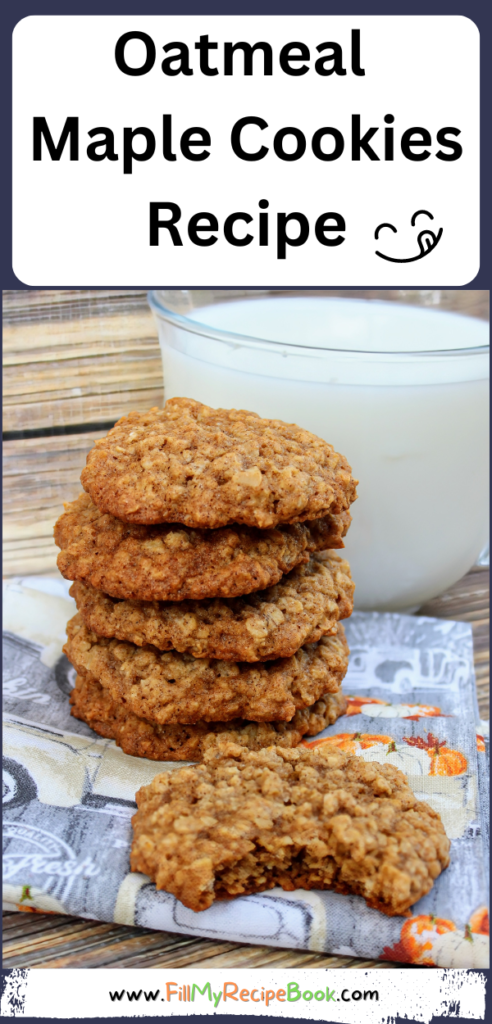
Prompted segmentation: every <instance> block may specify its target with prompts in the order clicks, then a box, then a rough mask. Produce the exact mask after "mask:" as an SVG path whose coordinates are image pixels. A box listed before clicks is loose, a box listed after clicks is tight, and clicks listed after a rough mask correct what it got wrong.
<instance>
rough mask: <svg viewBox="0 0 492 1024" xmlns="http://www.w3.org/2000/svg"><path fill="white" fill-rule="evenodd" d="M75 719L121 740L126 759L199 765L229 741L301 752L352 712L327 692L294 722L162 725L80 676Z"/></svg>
mask: <svg viewBox="0 0 492 1024" xmlns="http://www.w3.org/2000/svg"><path fill="white" fill-rule="evenodd" d="M70 703H71V705H72V715H73V716H74V717H75V718H80V719H81V720H82V721H83V722H87V725H90V727H91V729H94V731H95V732H97V733H99V735H100V736H105V737H106V738H107V739H112V740H115V742H116V743H117V744H118V746H119V747H121V749H122V750H123V751H124V752H125V754H131V755H132V756H133V757H147V758H149V760H152V761H199V760H201V758H202V757H203V754H204V751H205V750H206V749H208V748H209V747H210V746H211V745H213V744H214V743H216V742H217V741H218V740H223V739H228V740H231V741H233V742H234V743H239V744H240V745H241V746H244V747H248V748H249V749H250V750H261V749H262V747H269V746H271V745H272V744H277V745H278V746H281V747H296V746H297V744H298V743H300V742H301V740H302V738H303V736H316V735H317V734H318V733H319V732H321V730H322V729H326V727H327V726H328V725H333V722H336V720H337V718H339V717H340V715H343V714H344V713H345V711H346V709H347V704H348V701H347V698H346V697H345V696H344V695H343V694H342V691H341V690H338V692H337V693H327V694H325V696H324V697H321V698H320V700H318V701H317V702H316V703H315V704H313V705H312V706H311V707H310V708H305V709H304V710H303V711H296V713H295V715H294V717H293V719H292V721H290V722H247V721H246V720H244V719H234V720H233V721H232V722H197V723H196V724H195V725H156V724H155V723H152V722H148V721H146V720H145V719H143V718H138V716H137V715H134V714H133V712H132V711H129V710H128V707H127V705H125V704H122V703H121V702H119V701H115V700H114V699H113V697H112V696H111V694H110V692H109V690H105V689H104V687H102V686H101V685H100V683H98V682H97V680H96V679H94V677H93V676H91V675H89V674H88V673H86V674H85V675H83V676H82V675H78V676H77V679H76V683H75V688H74V689H73V690H72V693H71V695H70Z"/></svg>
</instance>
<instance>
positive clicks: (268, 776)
mask: <svg viewBox="0 0 492 1024" xmlns="http://www.w3.org/2000/svg"><path fill="white" fill-rule="evenodd" d="M136 800H137V806H138V811H137V813H136V814H135V815H134V817H133V819H132V824H133V830H134V840H133V846H132V852H131V867H132V870H133V871H139V872H142V873H144V874H146V875H148V876H149V877H150V878H151V879H152V880H153V881H155V883H156V886H157V888H158V889H164V890H166V892H170V893H173V894H174V895H175V896H176V897H177V898H178V899H179V900H181V902H182V903H184V905H185V906H187V907H190V908H191V909H192V910H194V911H200V910H205V909H206V908H207V907H210V906H211V904H212V903H213V901H214V900H215V899H224V898H227V897H231V896H242V895H247V894H249V893H254V892H262V891H264V890H265V889H271V888H273V887H274V886H277V885H278V886H281V887H282V888H283V889H286V890H288V891H292V890H294V889H334V890H335V891H336V892H340V893H353V894H356V895H359V896H362V897H363V898H364V899H365V900H366V902H367V904H368V905H369V906H370V907H375V908H376V909H377V910H380V911H382V912H383V913H385V914H388V915H395V914H404V913H405V912H406V911H407V910H408V909H409V907H411V906H412V905H413V904H414V903H416V902H417V900H419V899H420V898H421V897H422V896H425V894H426V893H428V892H429V890H430V889H431V887H432V885H433V883H434V881H435V880H436V878H437V877H438V875H439V874H440V873H441V871H442V870H443V869H444V868H445V867H447V865H448V863H449V847H450V844H449V840H448V838H447V836H446V834H445V831H444V828H443V825H442V822H441V819H440V817H439V815H438V814H437V813H436V812H435V811H434V810H432V808H431V807H429V805H428V804H426V803H423V802H421V801H418V800H417V799H416V797H415V796H414V794H413V792H412V790H411V789H410V786H409V784H408V781H407V779H406V778H405V776H404V775H403V773H402V772H400V771H399V770H398V769H397V768H394V767H393V766H392V765H381V764H377V763H374V764H367V763H366V762H365V761H363V760H362V759H361V758H358V757H350V756H349V755H347V754H344V753H343V752H341V751H330V752H329V753H328V752H326V750H325V749H323V748H322V749H321V750H306V749H303V748H302V747H297V748H295V749H294V750H289V749H285V748H282V747H280V746H276V747H274V746H272V747H268V748H267V749H265V750H260V751H251V750H245V749H244V747H241V746H239V745H238V744H235V743H227V742H226V743H224V744H222V743H217V744H216V745H215V746H214V747H211V748H210V749H207V750H205V753H204V763H203V764H201V765H196V766H193V767H184V768H180V769H178V770H177V771H175V772H170V773H166V774H163V775H157V776H156V778H155V779H154V780H153V782H151V783H150V785H148V786H143V787H142V789H140V790H139V792H138V793H137V795H136Z"/></svg>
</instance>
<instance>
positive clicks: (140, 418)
mask: <svg viewBox="0 0 492 1024" xmlns="http://www.w3.org/2000/svg"><path fill="white" fill-rule="evenodd" d="M81 481H82V485H83V487H84V489H85V490H86V491H87V492H88V493H89V494H90V496H91V498H92V500H93V501H94V503H95V504H96V505H97V506H98V507H99V508H100V509H101V511H103V512H109V513H110V514H111V515H113V516H116V517H118V518H119V519H122V520H124V521H126V522H129V523H146V524H149V523H163V522H168V523H183V524H184V525H186V526H189V527H192V528H206V529H215V528H217V527H221V526H227V525H229V524H231V523H243V524H245V525H247V526H257V527H260V528H261V529H267V528H270V527H274V526H277V525H278V524H279V523H299V522H303V521H304V520H306V519H318V518H320V517H322V516H326V515H327V514H329V513H335V514H338V513H340V512H344V511H347V510H348V509H349V507H350V504H351V502H352V501H354V500H355V497H356V490H355V485H356V481H355V480H354V479H353V477H352V475H351V470H350V466H349V465H348V463H347V460H346V459H345V458H344V456H343V455H339V454H338V453H337V452H335V450H334V448H333V447H332V445H330V444H328V443H327V442H326V441H323V440H322V439H321V438H319V437H316V435H315V434H311V433H310V432H309V431H307V430H303V429H302V428H301V427H298V426H297V425H296V424H294V423H283V422H282V421H281V420H272V419H262V418H261V417H260V416H257V415H256V413H252V412H247V411H245V410H236V409H211V408H210V407H209V406H207V405H202V403H201V402H196V401H193V400H192V399H189V398H171V399H169V401H167V402H166V405H165V407H164V409H157V408H154V409H150V410H149V412H146V413H139V412H132V413H130V414H129V415H128V416H124V417H123V418H122V419H121V420H119V421H118V423H117V424H116V425H115V426H114V427H113V429H112V430H110V431H109V434H108V435H107V437H103V438H101V439H100V440H98V441H96V444H95V447H94V448H93V450H92V451H91V452H89V455H88V456H87V464H86V467H85V469H84V470H83V471H82V475H81Z"/></svg>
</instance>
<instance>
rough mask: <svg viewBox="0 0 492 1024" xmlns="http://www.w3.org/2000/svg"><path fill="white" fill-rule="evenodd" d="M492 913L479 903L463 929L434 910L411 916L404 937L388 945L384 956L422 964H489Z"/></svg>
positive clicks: (382, 956) (455, 965)
mask: <svg viewBox="0 0 492 1024" xmlns="http://www.w3.org/2000/svg"><path fill="white" fill-rule="evenodd" d="M488 936H489V915H488V911H487V908H486V907H479V908H478V910H475V911H474V913H473V914H472V915H471V917H470V920H469V922H468V924H466V925H465V927H464V929H463V930H461V929H459V928H457V927H456V925H455V923H454V921H449V920H447V919H446V918H442V917H433V916H432V915H430V914H419V915H418V916H417V917H410V918H409V919H408V921H405V923H404V924H403V925H402V929H401V932H400V938H399V941H398V942H395V944H394V945H393V946H385V947H384V949H383V952H382V955H381V959H382V960H396V961H400V962H403V963H410V964H419V965H420V966H421V967H443V966H444V963H447V964H448V965H449V966H452V967H466V966H470V967H485V966H487V963H488Z"/></svg>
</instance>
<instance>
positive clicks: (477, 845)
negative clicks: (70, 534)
mask: <svg viewBox="0 0 492 1024" xmlns="http://www.w3.org/2000/svg"><path fill="white" fill-rule="evenodd" d="M26 583H29V586H26ZM34 588H36V589H34ZM49 589H51V591H52V593H48V592H46V591H47V590H49ZM66 594H67V587H66V586H65V583H64V581H63V582H62V581H52V580H48V579H46V580H43V579H42V578H40V577H38V578H31V579H30V580H27V581H26V580H24V581H14V582H10V583H8V584H7V585H6V587H5V590H4V627H5V632H4V661H5V664H4V786H3V790H4V836H3V842H4V883H3V900H4V906H6V907H7V908H9V909H18V910H27V909H33V910H34V909H38V910H43V911H53V912H58V913H64V914H73V915H78V916H80V917H83V918H91V919H93V918H96V919H99V920H101V921H114V922H118V923H120V924H131V925H140V926H142V927H147V928H155V929H163V930H166V931H171V932H181V933H183V934H187V935H198V936H203V937H211V938H224V939H228V940H235V941H246V942H251V943H266V944H268V945H275V946H283V947H291V948H297V949H310V950H316V951H326V952H329V953H334V954H341V955H351V956H361V957H370V958H375V959H378V958H383V959H389V960H395V961H398V962H408V963H413V964H420V965H429V966H437V967H464V968H466V967H485V966H487V965H488V941H489V940H488V912H487V903H488V901H487V884H488V878H487V874H486V862H487V861H488V855H487V850H486V849H485V846H486V844H487V839H488V813H487V812H488V790H487V786H488V771H487V763H486V756H487V745H488V738H487V737H486V736H484V734H483V733H484V731H485V728H483V729H478V734H477V722H478V709H477V706H476V696H475V686H474V673H473V647H472V634H471V627H470V626H469V625H468V624H467V623H463V622H449V621H443V620H439V619H430V618H422V617H418V616H408V615H396V614H386V613H362V612H358V613H357V612H356V613H354V614H353V615H352V618H351V619H349V620H348V621H347V623H346V624H345V629H346V633H347V639H348V642H349V646H350V650H351V658H350V666H349V670H348V673H347V676H346V679H345V682H344V691H345V693H346V694H347V695H349V706H348V710H347V713H346V714H345V715H344V716H343V717H342V718H340V719H339V720H338V721H337V722H336V723H335V724H334V725H332V726H330V727H329V728H328V729H325V730H324V731H323V732H322V733H320V735H319V736H317V737H315V738H314V739H310V740H309V741H308V745H314V744H320V743H326V744H330V745H333V746H336V747H338V748H341V749H343V750H346V751H348V752H350V753H352V754H355V755H357V756H359V757H363V758H364V759H365V760H369V761H380V762H382V763H385V764H386V763H389V764H393V765H396V767H397V768H400V769H401V770H402V771H403V772H404V773H405V775H407V777H408V780H409V783H410V785H411V787H412V789H413V790H414V792H415V794H416V796H417V797H418V798H419V799H422V800H426V801H427V802H428V803H429V804H431V806H432V807H434V808H435V809H436V810H437V811H439V813H440V815H441V817H442V820H443V823H444V827H445V829H446V832H447V834H448V836H449V837H450V839H451V842H452V845H451V863H450V866H449V868H447V870H446V871H444V872H443V873H442V875H441V876H440V877H439V878H438V880H437V882H436V883H435V885H434V887H433V889H432V890H431V892H430V893H429V894H428V895H427V896H425V897H424V898H423V899H421V900H420V901H419V902H418V903H417V904H415V905H414V907H413V908H412V909H411V912H410V915H409V916H408V917H386V916H385V915H384V914H382V913H379V912H378V911H377V910H371V909H369V908H368V907H367V906H366V904H365V902H364V900H363V899H362V898H360V897H358V896H344V895H340V894H338V893H333V892H317V891H316V892H314V891H311V892H305V891H303V890H297V891H296V892H289V893H286V892H284V891H283V890H282V889H278V888H276V889H270V890H269V891H267V892H264V893H259V894H257V895H253V896H246V897H240V898H237V899H231V900H227V901H221V902H218V903H216V904H214V905H213V906H212V907H210V909H208V910H205V911H202V912H201V913H194V912H193V911H191V910H188V909H187V908H186V907H184V906H183V905H182V904H181V903H180V902H179V901H178V900H177V899H176V898H175V897H174V896H171V895H169V894H168V893H165V892H157V891H156V889H155V886H154V885H153V883H151V882H150V881H149V879H148V878H147V877H146V876H145V875H141V874H135V873H131V872H130V870H129V849H130V845H131V838H132V831H131V823H130V819H131V816H132V814H133V813H134V810H135V802H134V796H135V792H136V790H137V789H139V787H140V786H142V785H143V784H145V783H148V782H150V780H151V779H152V778H153V777H154V776H155V775H156V774H157V773H158V772H162V771H174V770H176V768H178V767H180V763H176V762H156V761H149V760H145V759H140V758H135V757H130V756H128V755H127V754H124V753H123V752H122V751H121V750H120V749H119V748H118V747H117V746H116V745H115V744H114V742H113V741H111V740H104V739H101V738H99V737H97V736H96V734H95V733H94V732H92V730H91V729H90V728H89V727H88V726H87V725H85V723H83V722H80V721H78V720H77V719H75V718H72V717H71V716H70V709H69V702H68V698H69V694H70V690H71V688H72V686H73V684H74V681H75V672H74V670H73V668H72V666H71V665H70V663H69V662H68V661H67V659H66V657H65V656H64V655H63V653H62V646H63V643H64V638H65V625H66V622H67V620H68V619H69V618H70V617H71V616H72V615H73V614H74V603H73V601H72V600H71V599H70V598H69V597H68V596H62V595H66ZM181 764H182V762H181ZM482 805H483V808H482ZM485 808H487V811H486V810H485Z"/></svg>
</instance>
